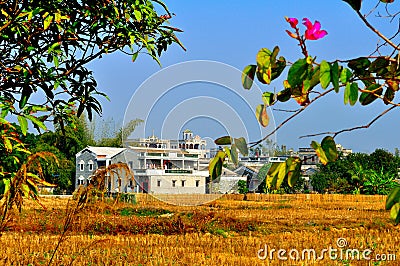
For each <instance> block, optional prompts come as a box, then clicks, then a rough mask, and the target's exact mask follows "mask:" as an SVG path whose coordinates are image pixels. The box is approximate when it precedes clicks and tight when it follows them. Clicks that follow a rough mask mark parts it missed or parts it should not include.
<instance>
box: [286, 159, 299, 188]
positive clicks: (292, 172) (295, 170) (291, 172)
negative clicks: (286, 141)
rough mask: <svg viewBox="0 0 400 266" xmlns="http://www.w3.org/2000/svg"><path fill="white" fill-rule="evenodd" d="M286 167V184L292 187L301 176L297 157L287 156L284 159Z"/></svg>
mask: <svg viewBox="0 0 400 266" xmlns="http://www.w3.org/2000/svg"><path fill="white" fill-rule="evenodd" d="M286 168H287V170H288V173H287V180H288V185H289V186H290V187H293V186H294V185H295V184H296V182H297V180H298V179H299V178H300V176H301V160H300V158H298V157H289V158H288V159H287V160H286Z"/></svg>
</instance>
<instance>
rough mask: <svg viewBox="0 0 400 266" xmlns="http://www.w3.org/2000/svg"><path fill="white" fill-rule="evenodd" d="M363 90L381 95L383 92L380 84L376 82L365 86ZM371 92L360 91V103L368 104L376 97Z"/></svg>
mask: <svg viewBox="0 0 400 266" xmlns="http://www.w3.org/2000/svg"><path fill="white" fill-rule="evenodd" d="M365 90H367V91H370V92H371V93H375V94H376V95H382V92H383V88H382V86H381V85H380V84H376V83H374V84H372V85H371V86H368V87H367V88H365ZM371 93H368V92H363V93H361V95H360V99H359V101H360V103H361V105H368V104H370V103H372V102H373V101H375V100H376V99H377V98H378V97H377V96H375V95H373V94H371Z"/></svg>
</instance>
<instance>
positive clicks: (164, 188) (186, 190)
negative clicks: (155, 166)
mask: <svg viewBox="0 0 400 266" xmlns="http://www.w3.org/2000/svg"><path fill="white" fill-rule="evenodd" d="M173 181H175V186H173ZM196 181H198V186H196ZM182 182H184V186H182ZM149 193H154V194H164V193H165V194H204V193H206V178H205V177H203V176H185V175H175V176H174V175H168V176H151V177H150V178H149Z"/></svg>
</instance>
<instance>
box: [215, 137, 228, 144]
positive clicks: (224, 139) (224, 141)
mask: <svg viewBox="0 0 400 266" xmlns="http://www.w3.org/2000/svg"><path fill="white" fill-rule="evenodd" d="M214 143H215V144H217V145H230V144H232V138H231V137H230V136H223V137H220V138H217V139H216V140H214Z"/></svg>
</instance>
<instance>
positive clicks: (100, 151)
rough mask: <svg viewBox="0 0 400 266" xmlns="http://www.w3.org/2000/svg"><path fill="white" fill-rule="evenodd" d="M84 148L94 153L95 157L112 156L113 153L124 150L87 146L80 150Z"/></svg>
mask: <svg viewBox="0 0 400 266" xmlns="http://www.w3.org/2000/svg"><path fill="white" fill-rule="evenodd" d="M84 150H89V151H90V152H92V153H94V154H96V156H97V157H103V158H112V157H114V156H115V155H117V154H119V153H121V152H123V151H124V150H126V148H115V147H93V146H87V147H86V148H85V149H83V150H82V151H84ZM82 151H81V152H82ZM78 154H80V153H78ZM78 154H77V155H78Z"/></svg>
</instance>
